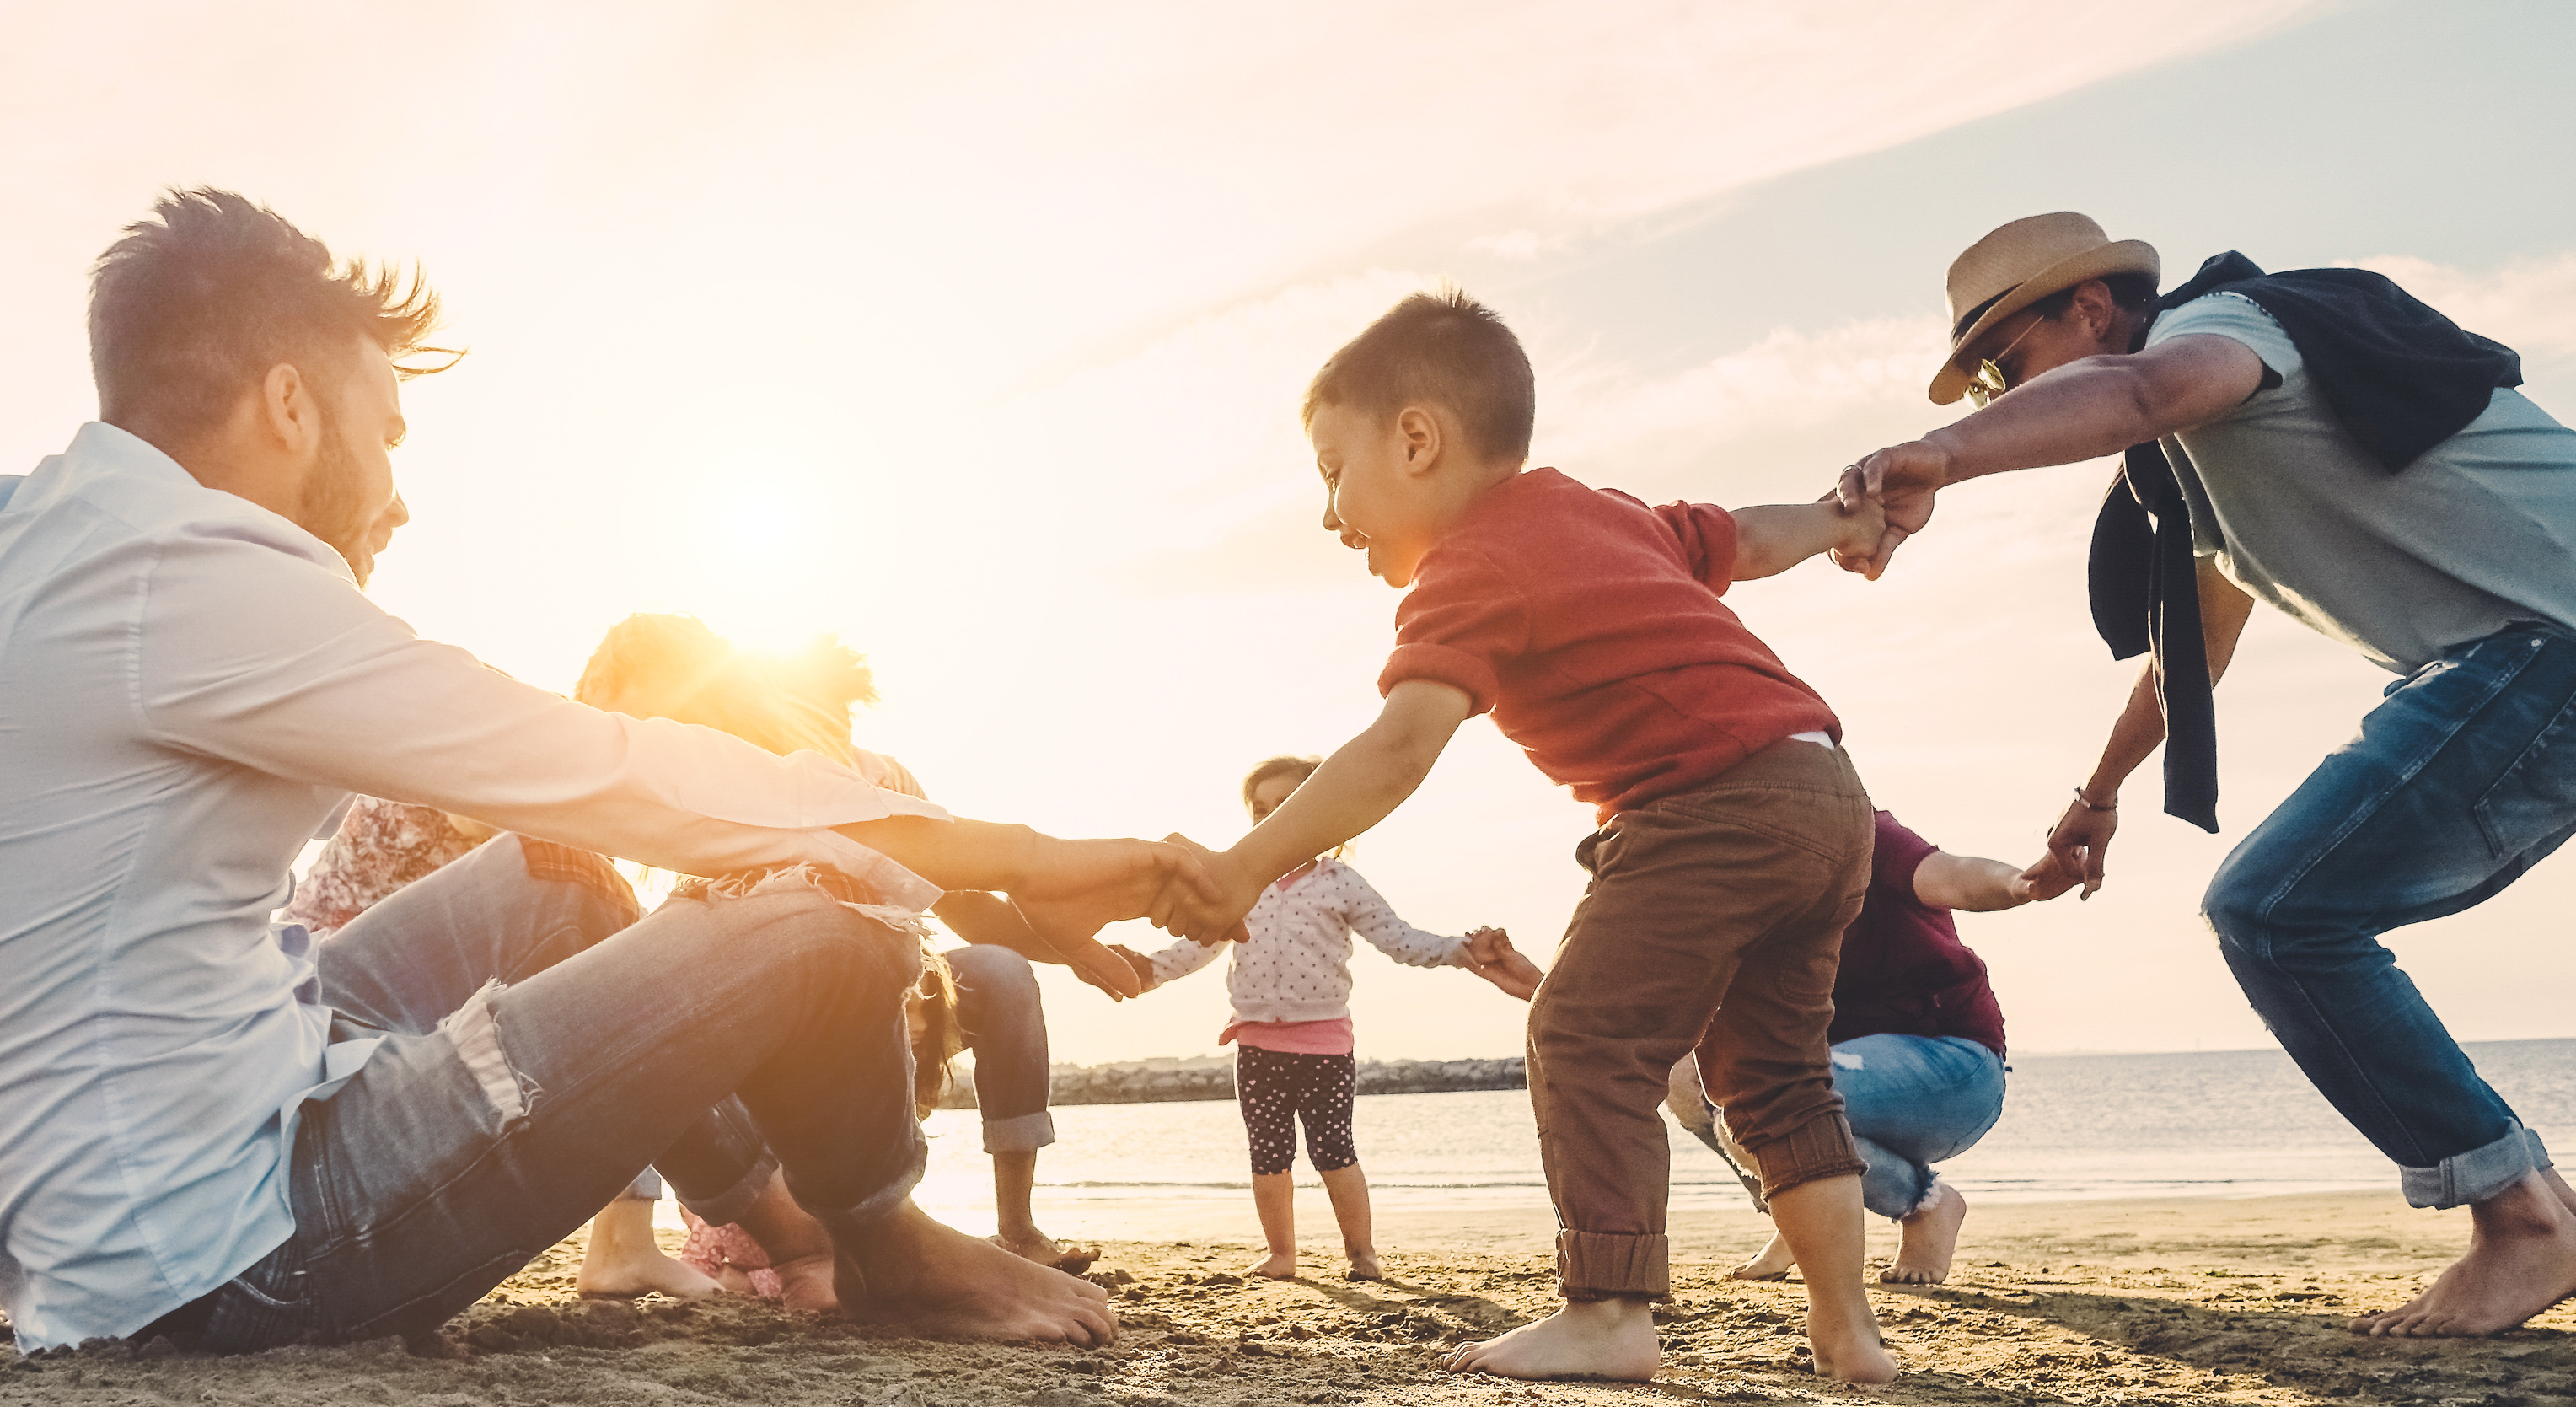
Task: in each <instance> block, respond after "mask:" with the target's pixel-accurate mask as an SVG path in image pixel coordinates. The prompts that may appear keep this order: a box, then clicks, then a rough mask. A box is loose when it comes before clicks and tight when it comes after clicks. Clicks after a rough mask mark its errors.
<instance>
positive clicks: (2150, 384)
mask: <svg viewBox="0 0 2576 1407" xmlns="http://www.w3.org/2000/svg"><path fill="white" fill-rule="evenodd" d="M2262 386H2263V359H2262V358H2261V357H2258V356H2256V355H2255V354H2254V350H2253V349H2252V348H2250V347H2248V346H2246V345H2245V344H2244V343H2242V342H2239V341H2237V340H2235V339H2234V338H2231V337H2219V336H2214V335H2208V334H2201V335H2195V336H2187V337H2177V338H2174V339H2173V340H2172V341H2170V342H2164V343H2160V344H2158V345H2157V346H2154V347H2151V348H2149V349H2147V350H2146V351H2143V352H2137V353H2133V354H2131V355H2127V356H2103V357H2086V358H2084V359H2083V360H2081V361H2075V362H2069V363H2067V364H2066V365H2064V366H2061V367H2058V368H2056V369H2055V370H2053V371H2049V372H2046V373H2043V374H2041V375H2039V376H2035V377H2032V378H2031V379H2030V380H2029V381H2028V382H2026V383H2024V384H2022V385H2020V386H2016V387H2014V388H2013V389H2012V390H2011V391H2010V392H2008V393H2007V394H2005V395H2004V396H2003V397H2001V398H2000V399H1998V400H1997V401H1996V402H1995V403H1994V404H1993V405H1990V406H1988V407H1986V408H1985V409H1984V410H1981V411H1978V412H1977V413H1975V414H1974V415H1969V416H1966V417H1963V418H1961V419H1959V420H1957V421H1954V422H1952V423H1951V424H1949V425H1945V426H1943V427H1941V428H1940V429H1938V430H1935V431H1933V432H1931V433H1930V434H1928V435H1925V436H1924V437H1923V438H1921V439H1919V440H1908V441H1906V442H1905V443H1903V444H1901V445H1890V446H1888V447H1887V448H1885V449H1882V450H1879V451H1877V452H1875V453H1873V454H1870V455H1869V456H1867V457H1865V458H1863V459H1862V460H1860V461H1859V462H1858V463H1856V464H1854V465H1852V466H1851V467H1850V468H1848V469H1845V470H1844V471H1843V477H1842V484H1841V488H1840V490H1839V497H1840V498H1841V499H1842V501H1843V502H1844V503H1846V504H1851V503H1857V502H1858V501H1860V500H1861V499H1862V498H1864V497H1876V498H1877V499H1878V500H1879V501H1880V502H1882V503H1884V504H1885V505H1886V506H1887V531H1886V533H1885V535H1884V536H1882V537H1881V538H1880V540H1879V545H1878V550H1877V551H1875V552H1872V553H1869V554H1866V555H1860V554H1850V553H1845V554H1842V555H1841V556H1840V559H1839V560H1840V561H1841V563H1842V565H1843V567H1844V569H1845V570H1847V571H1856V572H1861V573H1864V574H1866V575H1868V576H1869V577H1871V578H1872V579H1873V580H1874V579H1876V578H1877V576H1878V574H1879V573H1880V572H1883V571H1885V570H1886V569H1887V561H1888V558H1889V557H1891V556H1893V555H1894V554H1895V551H1896V549H1897V547H1898V546H1899V545H1900V544H1902V543H1903V542H1904V541H1905V539H1906V538H1908V537H1910V536H1912V535H1913V534H1915V533H1917V532H1920V531H1922V529H1923V526H1924V524H1925V523H1927V522H1929V521H1931V517H1932V499H1933V495H1934V494H1936V493H1938V492H1940V491H1941V490H1942V489H1944V488H1947V487H1949V486H1950V485H1952V484H1955V483H1961V482H1964V481H1966V480H1969V479H1976V478H1983V477H1984V476H1986V475H1988V474H2001V473H2007V472H2009V471H2012V470H2015V469H2037V468H2043V467H2045V466H2048V465H2052V464H2079V463H2082V462H2084V461H2085V460H2089V459H2099V458H2101V457H2102V456H2104V455H2109V454H2117V453H2119V452H2120V451H2122V450H2124V449H2127V448H2128V447H2129V446H2131V445H2134V444H2141V443H2144V442H2145V441H2148V440H2152V439H2155V438H2157V437H2158V436H2162V435H2170V434H2173V433H2175V432H2177V431H2180V430H2188V429H2190V428H2191V427H2192V426H2195V425H2200V424H2204V423H2206V422H2208V421H2211V420H2214V419H2216V418H2218V417H2219V416H2221V415H2224V414H2226V413H2227V412H2228V411H2230V410H2233V409H2234V408H2236V407H2237V406H2239V405H2241V404H2243V403H2244V401H2245V398H2246V397H2248V396H2251V395H2253V394H2254V393H2255V392H2256V391H2258V390H2261V389H2262Z"/></svg>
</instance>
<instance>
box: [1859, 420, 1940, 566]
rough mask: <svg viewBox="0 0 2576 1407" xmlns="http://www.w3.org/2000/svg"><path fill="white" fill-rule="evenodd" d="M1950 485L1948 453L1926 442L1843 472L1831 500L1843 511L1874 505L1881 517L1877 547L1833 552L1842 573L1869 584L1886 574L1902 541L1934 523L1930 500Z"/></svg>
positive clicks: (1911, 442)
mask: <svg viewBox="0 0 2576 1407" xmlns="http://www.w3.org/2000/svg"><path fill="white" fill-rule="evenodd" d="M1949 481H1950V456H1949V454H1948V453H1947V452H1946V451H1944V450H1941V449H1939V448H1937V447H1935V446H1933V445H1931V444H1929V443H1927V442H1925V441H1922V440H1908V441H1906V442H1905V443H1904V444H1901V445H1890V446H1888V447H1887V448H1886V449H1882V450H1879V451H1877V452H1875V453H1873V454H1871V455H1869V456H1867V457H1865V458H1863V459H1862V460H1861V461H1860V462H1859V463H1857V464H1853V465H1851V466H1850V467H1848V468H1846V469H1844V470H1843V475H1842V482H1841V483H1840V484H1838V485H1836V486H1835V489H1834V495H1835V497H1836V498H1837V499H1838V500H1839V501H1840V502H1841V504H1842V506H1843V510H1844V511H1845V512H1855V511H1858V510H1859V509H1860V507H1861V505H1862V504H1864V503H1869V502H1875V503H1877V504H1878V505H1879V507H1880V510H1881V511H1882V512H1883V513H1884V514H1885V519H1884V522H1883V523H1882V525H1881V528H1880V532H1879V539H1878V542H1877V543H1876V544H1875V545H1874V546H1870V547H1867V548H1865V549H1862V550H1856V551H1855V550H1846V549H1843V548H1839V547H1838V548H1836V549H1835V551H1834V561H1835V563H1836V564H1837V565H1839V566H1840V567H1841V568H1842V569H1843V570H1844V571H1847V572H1859V573H1860V574H1861V575H1863V576H1866V577H1868V578H1869V579H1870V580H1872V581H1876V580H1878V577H1879V574H1880V573H1881V572H1884V571H1886V570H1887V563H1888V559H1890V558H1892V557H1894V556H1895V555H1896V549H1897V548H1898V547H1901V546H1903V545H1904V543H1905V539H1907V538H1909V537H1912V536H1913V535H1914V534H1916V533H1918V532H1921V531H1923V526H1924V524H1926V523H1929V522H1931V521H1932V496H1933V495H1934V494H1935V493H1937V492H1938V491H1939V490H1940V489H1941V487H1942V485H1944V484H1946V483H1948V482H1949Z"/></svg>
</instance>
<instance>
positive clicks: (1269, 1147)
mask: <svg viewBox="0 0 2576 1407" xmlns="http://www.w3.org/2000/svg"><path fill="white" fill-rule="evenodd" d="M1357 1081H1358V1076H1357V1073H1356V1071H1355V1070H1354V1067H1353V1065H1352V1063H1351V1057H1350V1056H1349V1055H1348V1054H1347V1053H1345V1054H1342V1055H1297V1054H1292V1053H1290V1052H1287V1051H1279V1050H1263V1049H1261V1048H1260V1047H1259V1046H1249V1045H1248V1046H1239V1047H1237V1048H1236V1050H1235V1056H1234V1099H1235V1103H1237V1104H1238V1105H1240V1106H1242V1108H1243V1131H1244V1133H1245V1134H1246V1135H1247V1136H1249V1137H1250V1138H1251V1140H1252V1172H1253V1175H1254V1176H1255V1177H1267V1176H1269V1175H1271V1174H1273V1173H1284V1172H1286V1171H1288V1169H1289V1167H1290V1165H1292V1164H1294V1163H1295V1162H1296V1161H1297V1123H1298V1122H1299V1121H1303V1122H1304V1124H1305V1125H1306V1161H1308V1162H1310V1163H1313V1164H1314V1165H1315V1171H1317V1172H1335V1171H1338V1170H1340V1169H1342V1168H1347V1167H1349V1166H1350V1165H1351V1164H1353V1163H1356V1162H1358V1161H1359V1160H1360V1155H1359V1150H1358V1149H1356V1148H1354V1147H1352V1146H1351V1096H1352V1094H1353V1093H1354V1092H1355V1091H1356V1088H1357Z"/></svg>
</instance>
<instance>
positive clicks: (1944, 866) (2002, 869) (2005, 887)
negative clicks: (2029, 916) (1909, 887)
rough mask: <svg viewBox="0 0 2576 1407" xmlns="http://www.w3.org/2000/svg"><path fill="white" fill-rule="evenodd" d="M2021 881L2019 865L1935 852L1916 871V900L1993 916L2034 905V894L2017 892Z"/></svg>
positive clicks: (1932, 906) (1936, 906) (1925, 903)
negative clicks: (2032, 902)
mask: <svg viewBox="0 0 2576 1407" xmlns="http://www.w3.org/2000/svg"><path fill="white" fill-rule="evenodd" d="M2020 878H2021V866H2019V865H2007V864H2005V863H2004V862H2003V861H2001V860H1987V859H1982V858H1980V857H1978V856H1975V855H1953V854H1951V853H1950V852H1948V851H1946V850H1935V851H1933V852H1932V853H1931V854H1929V855H1926V856H1924V857H1923V863H1922V864H1920V865H1918V866H1916V867H1915V870H1914V897H1915V898H1916V899H1918V900H1920V901H1921V902H1922V903H1923V904H1924V905H1925V906H1926V907H1928V908H1935V909H1965V910H1967V911H1968V912H1970V913H1981V914H1982V913H1993V912H1994V911H1996V910H1998V909H2012V908H2019V907H2020V906H2021V905H2023V904H2026V903H2028V902H2030V899H2031V897H2032V896H2031V895H2030V894H2028V893H2026V892H2016V890H2015V888H2014V884H2015V881H2017V880H2019V879H2020Z"/></svg>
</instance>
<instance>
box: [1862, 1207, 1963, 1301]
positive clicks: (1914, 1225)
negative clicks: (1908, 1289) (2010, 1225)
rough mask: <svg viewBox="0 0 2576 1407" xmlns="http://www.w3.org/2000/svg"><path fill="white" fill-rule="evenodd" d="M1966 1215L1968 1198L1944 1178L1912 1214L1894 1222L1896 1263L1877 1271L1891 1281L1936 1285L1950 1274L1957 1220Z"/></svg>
mask: <svg viewBox="0 0 2576 1407" xmlns="http://www.w3.org/2000/svg"><path fill="white" fill-rule="evenodd" d="M1967 1219H1968V1199H1967V1198H1966V1197H1963V1196H1961V1195H1960V1194H1959V1189H1957V1188H1955V1187H1952V1186H1951V1185H1950V1184H1948V1183H1946V1182H1935V1183H1933V1184H1932V1191H1931V1192H1930V1194H1928V1195H1927V1196H1926V1197H1925V1198H1924V1201H1923V1205H1922V1206H1919V1207H1916V1208H1915V1209H1914V1213H1913V1215H1911V1216H1908V1217H1905V1218H1903V1219H1902V1220H1900V1221H1898V1222H1897V1223H1896V1226H1897V1232H1896V1264H1894V1265H1891V1266H1889V1267H1888V1268H1887V1269H1885V1270H1882V1271H1880V1272H1878V1278H1879V1279H1880V1280H1881V1281H1882V1282H1884V1283H1886V1284H1890V1285H1938V1284H1940V1283H1941V1282H1942V1281H1944V1280H1947V1279H1949V1278H1950V1257H1951V1256H1952V1255H1953V1254H1954V1253H1956V1252H1957V1251H1958V1249H1959V1224H1960V1223H1961V1222H1964V1221H1966V1220H1967Z"/></svg>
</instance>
